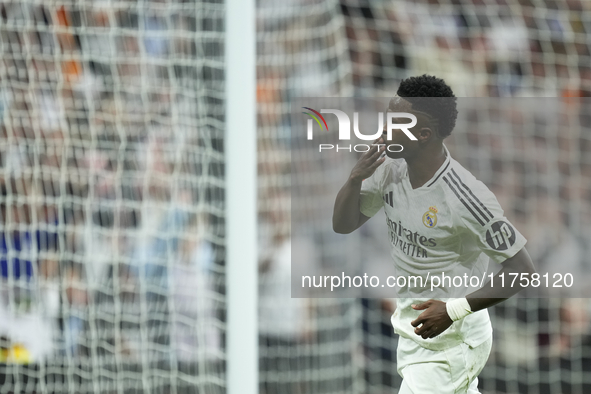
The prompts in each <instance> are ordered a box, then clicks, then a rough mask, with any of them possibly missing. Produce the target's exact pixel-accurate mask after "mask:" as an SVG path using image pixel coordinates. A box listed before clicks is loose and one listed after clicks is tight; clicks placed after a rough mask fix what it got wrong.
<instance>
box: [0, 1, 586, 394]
mask: <svg viewBox="0 0 591 394" xmlns="http://www.w3.org/2000/svg"><path fill="white" fill-rule="evenodd" d="M223 18H224V9H223V4H222V3H221V2H218V1H203V2H193V1H183V0H149V1H148V0H146V1H142V2H138V1H135V0H128V1H127V0H126V1H123V0H122V1H118V2H112V1H76V2H75V1H65V2H59V3H55V2H51V3H47V4H45V3H42V2H32V1H31V2H22V1H21V2H3V3H2V4H0V20H1V24H0V40H1V44H2V45H1V46H0V52H1V54H2V56H1V59H2V65H3V67H0V83H1V84H0V115H1V120H2V124H1V127H0V146H1V148H0V166H1V169H2V171H1V173H0V190H1V191H2V194H1V196H0V208H1V211H0V212H1V218H0V252H1V257H0V273H1V279H0V363H6V362H7V363H9V364H10V363H31V362H32V363H35V362H40V361H44V360H50V359H54V358H56V357H63V358H68V357H69V359H70V360H83V359H85V358H89V359H93V360H95V362H96V363H99V364H100V363H103V362H105V363H109V362H115V361H117V360H129V361H130V362H135V363H140V364H142V365H143V369H142V371H143V372H142V373H143V374H144V375H143V376H144V377H145V379H144V383H141V384H146V383H145V381H149V380H150V379H156V378H157V377H155V376H152V375H151V374H150V372H149V371H151V369H150V368H155V369H159V370H162V369H171V370H172V369H174V368H181V367H178V365H177V364H175V363H176V361H178V360H180V361H183V362H186V363H189V364H190V363H197V365H199V366H200V367H199V368H200V369H199V368H197V367H195V368H193V369H190V368H189V367H183V368H189V369H184V370H182V371H181V372H180V374H181V375H183V373H185V374H184V375H183V376H184V377H185V378H186V379H188V380H187V381H190V379H191V376H193V377H197V378H198V377H203V376H210V377H211V376H221V374H222V372H221V370H222V367H220V366H219V365H220V364H221V363H222V362H223V361H222V360H223V346H224V344H223V331H224V302H225V301H224V296H223V294H224V279H223V278H224V275H223V270H224V268H223V266H224V264H223V258H224V257H223V256H224V254H223V249H224V247H225V245H224V240H223V236H224V235H223V234H224V230H223V217H224V204H223V187H224V185H223V160H224V156H223V143H222V139H223V135H224V132H225V130H224V106H223V102H224V76H223V72H224V67H225V66H224V56H223V41H224V36H223ZM589 29H591V3H589V2H587V1H584V0H567V1H560V2H559V1H556V2H554V1H545V2H536V1H530V0H503V1H501V0H494V1H482V0H418V1H416V0H415V1H410V0H389V1H384V0H377V1H376V0H372V1H370V0H341V1H316V0H287V1H281V2H277V1H270V0H259V1H258V2H257V61H258V64H257V102H258V164H259V168H258V173H259V183H258V186H259V190H258V193H259V218H260V220H259V239H260V240H259V247H260V251H261V252H260V267H259V272H260V285H259V288H260V315H259V319H260V322H261V324H260V326H261V329H260V349H261V368H262V369H261V392H266V393H282V392H286V393H287V392H290V393H298V392H310V391H309V390H311V388H314V392H317V393H321V392H329V391H333V392H338V390H343V391H344V390H347V388H348V387H350V386H351V385H353V383H352V382H353V381H354V380H355V378H354V377H355V376H358V375H359V374H358V373H357V372H356V371H358V370H359V369H362V370H363V373H362V374H361V375H363V376H364V377H365V378H366V383H367V384H368V386H367V387H368V390H367V392H379V391H377V390H380V389H381V388H384V387H387V386H389V385H391V384H394V383H392V382H394V381H395V379H397V378H396V377H395V373H394V372H393V371H395V366H393V365H392V363H393V362H394V358H393V353H392V352H393V349H395V339H394V338H393V337H392V333H391V331H389V330H387V329H386V327H389V323H388V322H387V319H388V315H389V313H390V312H391V310H392V308H393V304H392V303H391V302H388V301H382V300H364V301H355V300H297V299H290V294H289V292H288V290H289V283H290V263H291V253H290V252H291V248H293V247H294V245H298V248H300V249H305V250H307V251H309V254H308V255H306V256H303V259H304V260H306V261H305V263H308V264H310V263H311V262H318V264H320V265H321V264H334V263H336V262H339V261H341V260H342V258H343V253H345V250H348V249H346V248H345V249H343V250H340V249H339V250H334V249H333V250H332V251H330V255H328V256H327V255H326V252H325V249H326V248H324V247H323V245H324V243H336V242H340V241H339V240H337V239H335V238H331V237H333V236H332V235H330V236H324V237H320V236H315V235H314V234H312V235H311V236H310V237H307V238H301V239H292V234H291V226H290V222H291V220H292V218H291V216H290V212H291V209H290V206H291V204H292V203H293V201H292V200H291V199H290V195H291V190H290V186H291V178H290V170H291V167H290V166H291V162H290V157H291V156H290V150H291V149H293V148H297V147H294V146H293V145H292V143H293V142H292V140H291V134H290V103H291V102H292V101H293V100H294V98H296V97H326V96H331V97H334V96H343V97H351V96H356V97H389V96H392V95H393V94H394V93H395V91H396V89H397V85H398V83H399V81H400V80H401V79H403V78H405V77H408V76H412V75H417V74H422V73H429V74H434V75H437V76H439V77H441V78H444V79H445V80H446V81H447V82H448V83H449V84H450V85H451V87H452V88H453V90H454V91H455V92H456V95H457V96H459V97H504V98H507V99H508V100H509V98H515V97H519V98H522V97H558V98H560V99H554V100H550V101H546V102H545V103H546V104H547V105H548V106H549V107H550V110H549V111H544V113H542V114H538V115H536V116H534V117H533V118H532V119H530V120H532V122H527V120H528V119H523V118H520V117H519V116H518V114H515V113H511V111H505V112H502V114H503V116H502V117H500V118H499V117H495V116H496V115H497V114H498V112H497V113H495V112H494V111H491V112H487V111H486V110H480V111H472V112H468V113H466V116H468V115H471V116H473V117H472V118H469V117H468V118H467V120H466V123H465V124H467V125H470V124H475V125H476V124H477V125H479V127H481V126H482V125H486V128H485V129H482V128H479V129H478V130H474V129H469V128H468V129H465V130H456V132H454V134H452V137H450V140H449V143H448V146H449V148H450V150H451V152H452V154H453V155H454V157H456V159H458V160H459V161H460V162H461V163H463V164H464V165H465V166H466V167H467V168H468V169H469V170H470V171H472V172H473V173H474V174H475V175H476V176H477V177H478V178H480V179H482V180H483V181H484V182H485V183H486V184H487V185H489V186H490V187H491V189H492V190H493V191H494V193H495V195H496V196H497V198H498V199H499V201H500V202H501V205H502V206H503V207H504V208H505V210H506V215H507V216H508V217H509V219H510V220H511V221H512V222H513V223H514V224H515V225H516V226H517V227H518V228H520V230H522V232H523V233H524V235H525V236H526V237H527V238H528V240H529V245H528V249H529V250H530V252H531V253H532V257H533V258H534V260H535V261H536V263H537V264H538V265H539V267H544V265H546V266H547V265H552V264H558V263H559V264H562V265H563V266H564V267H565V270H571V269H572V270H575V268H576V269H578V270H579V271H578V272H588V270H589V268H590V267H591V261H590V260H589V257H588V256H589V255H591V254H590V253H589V252H590V250H589V245H591V242H589V241H590V240H589V234H591V231H590V230H591V203H590V200H591V189H590V186H589V185H590V184H591V182H589V180H590V178H591V155H589V152H590V151H591V133H590V131H589V124H588V123H589V118H588V111H587V108H588V107H589V104H590V103H589V102H587V101H585V99H580V98H584V97H589V96H590V95H591V66H590V65H591V62H590V61H589V60H590V53H591V52H590V44H589V42H590V40H589V39H588V37H589ZM481 100H484V99H481ZM520 100H525V101H521V102H519V103H521V104H522V105H525V106H527V105H528V101H527V99H520ZM479 103H483V105H485V104H486V103H487V102H486V101H479ZM529 103H531V101H529ZM474 116H475V117H476V118H477V119H476V118H474ZM534 118H535V119H534ZM305 165H307V166H313V165H315V163H314V162H312V161H309V162H307V163H305ZM320 165H326V163H320ZM344 177H346V173H345V172H343V173H342V174H339V173H335V176H334V181H335V183H341V182H342V180H343V179H344ZM325 186H326V185H317V184H314V180H310V187H325ZM327 190H328V189H327ZM362 236H363V234H362ZM348 247H355V245H354V244H350V245H348ZM534 301H535V303H533V304H532V302H534ZM528 302H529V303H527V302H518V301H511V302H510V303H508V304H506V305H507V306H505V307H499V308H496V309H494V311H493V318H494V319H496V321H497V323H496V326H497V331H496V332H497V334H496V335H497V336H498V337H497V338H496V339H497V343H498V346H497V347H496V348H495V349H496V350H495V353H494V355H493V359H492V362H493V364H494V368H490V369H488V370H486V369H485V373H487V372H486V371H490V372H489V374H490V375H488V376H489V381H490V380H494V379H495V378H496V377H499V376H503V374H504V373H506V371H507V370H511V368H512V366H514V365H518V366H519V367H527V366H531V363H532V362H533V363H534V364H535V363H536V362H538V360H540V359H544V360H546V361H545V362H546V364H545V365H549V366H553V365H559V368H562V366H563V365H565V363H567V362H568V363H578V364H577V365H578V367H577V368H578V369H576V368H575V369H576V370H578V371H586V369H585V368H588V364H586V363H588V359H589V354H591V343H590V342H589V332H590V331H589V330H590V327H589V320H590V318H589V316H590V313H591V310H590V305H589V302H588V301H587V300H580V301H576V302H560V301H556V300H553V301H551V302H550V301H548V302H546V301H537V300H528ZM359 322H361V323H360V324H358V323H359ZM537 322H542V323H541V324H540V326H539V327H537V326H536V327H535V328H532V327H531V326H532V324H534V323H537ZM356 325H357V326H359V327H361V331H362V334H361V335H359V333H358V332H356V331H355V330H356V328H355V327H356ZM519 330H525V332H526V333H529V334H530V335H527V336H525V337H524V336H517V335H515V333H516V332H518V331H519ZM528 330H529V331H528ZM524 338H525V339H524ZM359 343H361V345H359V346H358V344H359ZM581 345H582V349H583V350H582V351H581V352H580V353H576V352H575V349H576V348H577V347H578V346H581ZM515 349H517V351H516V350H515ZM511 350H513V352H511ZM109 357H110V358H109ZM540 357H541V358H540ZM99 360H100V361H99ZM103 360H111V361H103ZM152 360H156V361H154V363H156V364H157V363H160V364H158V365H155V364H154V365H153V364H152ZM162 360H168V364H166V363H165V365H164V364H162V362H163V361H162ZM556 360H557V361H556ZM216 363H217V364H216ZM553 363H554V364H553ZM175 365H177V366H175ZM203 365H209V366H210V367H207V368H211V369H207V368H204V367H203ZM212 365H213V366H212ZM538 367H539V366H538ZM191 368H192V367H191ZM504 368H506V369H504ZM103 370H104V371H107V370H108V368H107V369H103ZM538 370H541V369H539V368H538ZM177 372H178V371H177ZM105 374H108V373H107V372H105ZM146 374H147V375H149V376H147V375H146ZM0 375H1V373H0ZM542 375H543V374H541V373H537V374H529V375H527V376H528V377H527V378H521V380H519V379H517V380H516V381H519V382H521V383H520V384H525V385H527V384H530V383H531V384H534V382H538V381H539V380H540V379H541V376H542ZM583 375H584V374H579V375H576V376H583ZM146 376H147V377H146ZM197 378H196V379H197ZM528 379H529V380H528ZM536 379H537V380H536ZM569 379H570V381H573V379H572V378H569ZM577 379H578V378H577ZM581 379H583V378H581ZM566 380H568V379H567V378H565V381H566ZM575 380H576V379H575ZM204 381H205V382H206V383H207V384H210V381H209V380H207V378H205V380H204ZM485 381H486V376H485ZM199 382H202V381H201V380H199ZM211 382H213V383H211V384H212V385H218V386H223V380H220V381H217V380H215V379H213V378H212V380H211ZM220 382H222V383H220ZM575 383H576V382H575ZM548 387H550V386H548ZM497 388H498V387H497ZM373 389H375V390H376V391H372V390H373ZM512 389H514V391H517V389H516V388H515V387H513V386H511V387H509V388H507V390H509V391H510V390H512ZM499 391H500V392H503V390H502V389H500V388H499ZM540 392H542V391H540ZM554 392H557V391H554Z"/></svg>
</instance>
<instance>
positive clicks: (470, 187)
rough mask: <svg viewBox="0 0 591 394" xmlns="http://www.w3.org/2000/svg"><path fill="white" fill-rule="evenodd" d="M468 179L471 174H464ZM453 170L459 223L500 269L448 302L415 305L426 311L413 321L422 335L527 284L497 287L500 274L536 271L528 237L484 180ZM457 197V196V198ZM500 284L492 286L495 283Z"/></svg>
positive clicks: (450, 179) (451, 184) (451, 177)
mask: <svg viewBox="0 0 591 394" xmlns="http://www.w3.org/2000/svg"><path fill="white" fill-rule="evenodd" d="M464 177H465V178H468V176H464ZM464 177H460V176H459V175H458V174H457V173H456V172H455V171H454V170H453V169H452V174H450V175H448V178H445V177H444V178H445V179H444V180H446V181H447V183H448V185H449V188H450V190H451V191H452V192H454V193H453V194H451V201H453V202H455V208H454V211H455V212H456V214H457V217H458V218H459V219H460V220H459V221H458V222H457V223H458V226H459V227H461V228H463V231H465V235H466V236H467V237H471V238H472V239H473V240H474V242H475V243H476V245H477V247H478V248H479V249H480V250H481V251H482V252H484V253H485V254H486V255H488V256H489V257H490V258H491V260H492V261H494V262H496V263H499V264H501V267H502V268H501V270H500V271H499V272H498V273H497V274H496V275H495V276H494V277H493V278H492V280H490V281H488V282H487V283H486V284H484V285H483V286H482V287H481V288H480V289H478V290H476V291H474V292H473V293H470V294H468V295H467V296H466V297H465V298H458V299H454V300H451V301H448V302H447V303H445V302H443V301H439V300H429V301H426V302H423V303H421V304H419V305H413V308H414V309H416V310H424V312H423V313H421V314H420V315H419V316H418V317H417V319H415V320H414V321H412V323H411V324H412V325H413V327H415V333H416V334H417V335H420V336H421V337H423V338H433V337H436V336H437V335H439V334H441V333H442V332H443V331H445V330H446V329H448V328H449V327H450V326H451V325H452V323H453V322H454V321H456V320H460V319H463V318H464V317H465V316H467V315H469V314H470V313H472V312H476V311H479V310H481V309H485V308H488V307H489V306H492V305H495V304H498V303H499V302H502V301H504V300H506V299H507V298H509V297H511V296H513V295H515V294H517V293H518V292H519V291H520V290H522V289H523V288H524V287H522V286H521V283H520V280H517V281H515V282H512V284H515V286H505V287H502V286H498V284H499V283H502V280H501V278H499V276H501V275H504V277H505V278H507V277H513V276H514V275H515V274H516V275H517V277H518V278H521V277H523V276H527V277H528V278H530V277H531V274H533V273H535V268H534V265H533V263H532V260H531V258H530V256H529V254H528V253H527V250H526V249H525V243H526V242H527V240H526V239H525V238H524V237H523V235H522V234H521V233H520V232H519V231H518V230H517V229H516V228H515V227H513V225H512V224H511V223H510V222H509V221H508V220H507V218H506V217H505V215H504V212H503V209H502V208H501V206H500V205H499V202H498V201H497V199H496V198H495V196H494V194H493V193H492V192H491V191H490V190H488V188H487V187H486V186H484V184H483V183H481V182H479V181H475V180H473V181H471V182H466V183H468V184H466V183H464V180H463V179H462V178H464ZM454 196H458V197H459V198H458V199H454ZM511 274H513V275H511ZM493 283H494V284H497V285H496V286H493V285H492V284H493Z"/></svg>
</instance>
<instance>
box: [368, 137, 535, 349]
mask: <svg viewBox="0 0 591 394" xmlns="http://www.w3.org/2000/svg"><path fill="white" fill-rule="evenodd" d="M444 148H445V147H444ZM445 152H446V155H447V157H446V160H445V162H444V163H443V164H442V165H441V167H440V168H439V170H437V172H436V173H435V175H433V177H432V178H431V179H430V180H429V181H428V182H426V183H425V184H424V185H423V186H421V187H418V188H416V189H413V188H412V186H411V184H410V180H409V177H408V170H407V165H406V161H405V160H403V159H390V158H388V159H386V161H385V162H384V164H382V165H381V166H380V167H378V169H377V170H376V171H375V173H374V174H373V175H372V176H371V177H370V178H368V179H365V180H364V181H363V183H362V187H361V205H360V210H361V213H363V214H364V215H365V216H368V217H372V216H374V215H375V214H376V213H377V212H378V211H379V210H380V209H381V208H382V207H383V208H384V211H385V213H386V224H387V228H388V231H389V239H390V242H391V255H392V259H393V260H394V264H395V271H396V276H401V275H403V276H407V277H409V276H422V277H423V278H427V275H430V276H431V277H432V276H434V275H439V276H441V275H442V273H443V274H444V275H446V276H449V277H454V276H460V277H464V276H465V274H467V276H468V277H472V276H477V277H478V278H481V279H482V278H483V275H484V274H485V272H486V269H487V266H488V257H490V258H491V259H492V260H493V261H495V262H497V263H502V262H503V261H505V260H506V259H508V258H510V257H512V256H514V255H515V254H516V253H517V252H518V251H520V250H521V249H522V248H523V246H524V245H525V243H526V239H525V238H524V237H523V235H521V234H520V233H519V231H517V230H516V229H515V228H514V227H513V226H512V225H511V223H510V222H509V221H508V220H507V218H505V216H504V213H503V210H502V209H501V207H500V205H499V203H498V201H497V199H496V198H495V196H494V195H493V193H492V192H491V191H490V190H489V189H488V188H487V187H486V186H485V185H484V184H483V183H482V182H480V181H479V180H477V179H476V178H475V177H474V176H473V175H472V174H471V173H470V172H469V171H468V170H466V169H465V168H464V167H462V166H461V165H460V164H459V163H458V162H457V161H455V160H454V159H453V158H452V157H451V156H450V154H449V151H448V150H447V148H445ZM488 274H489V273H486V275H487V276H488ZM487 281H488V279H485V280H484V281H483V282H484V283H486V282H487ZM481 282H482V280H481ZM426 284H427V283H425V285H426ZM474 290H476V289H475V288H467V287H464V286H463V285H462V286H453V285H452V286H451V287H449V286H448V287H447V288H444V289H440V291H441V292H440V293H439V294H441V295H442V296H440V297H437V298H438V299H441V300H443V301H446V300H447V299H449V298H457V297H464V296H466V295H467V294H470V293H472V292H473V291H474ZM405 291H406V292H405V293H404V294H399V298H398V300H397V308H396V311H395V313H394V315H393V316H392V325H393V326H394V330H395V332H396V333H398V334H399V335H401V336H404V337H406V338H409V339H412V340H414V341H416V342H417V343H419V344H420V345H421V346H423V347H425V348H427V349H432V350H440V349H445V348H448V347H451V346H455V345H458V344H459V343H461V342H465V343H467V344H468V345H470V346H478V345H479V344H481V343H483V342H484V341H486V340H487V339H488V338H489V337H490V336H491V334H492V328H491V324H490V319H489V315H488V311H487V310H486V309H485V310H481V311H478V312H475V313H473V314H470V315H468V316H466V317H465V318H464V319H461V320H459V321H457V322H454V323H453V324H452V326H451V327H450V328H449V329H447V330H446V331H444V332H443V333H442V334H440V335H439V336H437V337H435V338H431V339H423V338H421V337H420V336H418V335H416V334H415V333H414V327H413V326H412V325H411V324H410V322H411V321H412V320H414V319H416V318H417V317H418V316H419V315H420V314H421V313H422V312H423V311H417V310H414V309H412V308H411V305H412V304H414V303H419V302H421V301H425V300H427V299H429V298H434V297H429V296H428V295H426V294H428V293H426V292H425V289H424V288H418V287H417V288H414V291H413V289H412V288H407V289H405ZM401 296H402V298H401ZM425 297H428V298H425Z"/></svg>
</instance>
